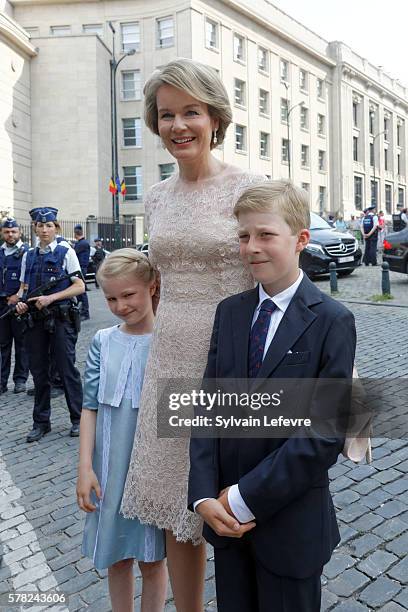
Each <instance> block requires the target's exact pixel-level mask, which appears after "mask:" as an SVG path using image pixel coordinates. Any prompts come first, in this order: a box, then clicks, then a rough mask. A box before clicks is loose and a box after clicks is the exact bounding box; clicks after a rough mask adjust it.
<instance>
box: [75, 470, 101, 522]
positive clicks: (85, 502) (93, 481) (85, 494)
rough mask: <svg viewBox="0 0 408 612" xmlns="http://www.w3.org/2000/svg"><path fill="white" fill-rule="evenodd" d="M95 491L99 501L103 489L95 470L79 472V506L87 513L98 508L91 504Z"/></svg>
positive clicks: (77, 491)
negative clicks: (92, 493)
mask: <svg viewBox="0 0 408 612" xmlns="http://www.w3.org/2000/svg"><path fill="white" fill-rule="evenodd" d="M92 490H94V491H95V493H96V496H97V498H98V499H101V497H102V491H101V487H100V486H99V482H98V479H97V477H96V474H95V472H94V471H93V470H89V471H86V472H81V471H80V472H79V476H78V482H77V486H76V493H77V501H78V506H79V507H80V508H81V510H84V511H85V512H94V511H95V510H96V506H95V505H94V504H93V503H92V502H91V491H92Z"/></svg>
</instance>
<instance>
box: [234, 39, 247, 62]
mask: <svg viewBox="0 0 408 612" xmlns="http://www.w3.org/2000/svg"><path fill="white" fill-rule="evenodd" d="M234 60H235V61H236V62H241V63H245V40H244V38H243V36H239V34H234Z"/></svg>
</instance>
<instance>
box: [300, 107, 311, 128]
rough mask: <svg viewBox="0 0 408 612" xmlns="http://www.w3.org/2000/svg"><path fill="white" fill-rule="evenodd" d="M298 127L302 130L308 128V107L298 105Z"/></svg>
mask: <svg viewBox="0 0 408 612" xmlns="http://www.w3.org/2000/svg"><path fill="white" fill-rule="evenodd" d="M300 127H301V128H302V130H308V129H309V109H308V108H306V106H301V107H300Z"/></svg>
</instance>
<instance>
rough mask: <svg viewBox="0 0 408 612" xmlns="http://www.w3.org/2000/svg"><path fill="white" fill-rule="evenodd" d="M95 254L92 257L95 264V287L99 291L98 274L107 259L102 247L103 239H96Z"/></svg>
mask: <svg viewBox="0 0 408 612" xmlns="http://www.w3.org/2000/svg"><path fill="white" fill-rule="evenodd" d="M94 244H95V252H94V254H93V255H92V261H93V262H94V264H95V287H96V288H97V289H99V285H98V281H97V280H96V274H97V272H98V270H99V266H100V265H101V263H102V262H103V260H104V259H105V257H106V253H105V249H104V248H103V246H102V238H95V240H94Z"/></svg>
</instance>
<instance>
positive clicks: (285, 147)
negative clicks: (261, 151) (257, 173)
mask: <svg viewBox="0 0 408 612" xmlns="http://www.w3.org/2000/svg"><path fill="white" fill-rule="evenodd" d="M281 158H282V161H283V162H288V161H289V140H288V139H287V138H282V151H281Z"/></svg>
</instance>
